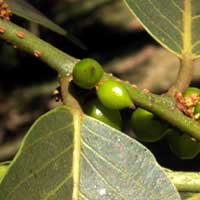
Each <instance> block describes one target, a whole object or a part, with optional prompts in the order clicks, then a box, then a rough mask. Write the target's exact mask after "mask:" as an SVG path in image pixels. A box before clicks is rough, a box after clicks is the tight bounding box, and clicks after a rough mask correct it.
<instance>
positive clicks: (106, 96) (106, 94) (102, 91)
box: [97, 80, 133, 110]
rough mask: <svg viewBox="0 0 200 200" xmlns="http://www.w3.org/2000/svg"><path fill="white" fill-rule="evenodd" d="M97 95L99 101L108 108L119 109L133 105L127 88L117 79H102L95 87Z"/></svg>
mask: <svg viewBox="0 0 200 200" xmlns="http://www.w3.org/2000/svg"><path fill="white" fill-rule="evenodd" d="M97 96H98V98H99V100H100V101H101V103H102V104H103V105H104V106H106V107H107V108H110V109H117V110H120V109H123V108H127V107H132V106H133V102H132V100H131V98H130V96H129V94H128V92H127V90H126V89H125V88H124V87H123V86H122V85H121V84H120V83H118V82H117V81H113V80H106V81H104V82H103V83H102V84H100V85H99V87H98V89H97Z"/></svg>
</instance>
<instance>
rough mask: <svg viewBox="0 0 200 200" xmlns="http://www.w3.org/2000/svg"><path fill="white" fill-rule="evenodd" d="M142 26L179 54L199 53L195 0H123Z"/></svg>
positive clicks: (199, 9)
mask: <svg viewBox="0 0 200 200" xmlns="http://www.w3.org/2000/svg"><path fill="white" fill-rule="evenodd" d="M125 1H126V2H127V5H128V6H129V8H130V9H131V11H132V12H133V13H134V14H135V15H136V17H137V18H138V19H139V20H140V22H141V23H142V24H143V25H144V27H145V28H146V30H147V31H148V32H149V33H150V34H151V35H152V36H153V37H154V39H156V40H157V41H158V42H159V43H161V45H163V46H164V47H166V48H167V49H168V50H170V51H172V52H173V53H175V54H176V55H178V56H179V57H181V55H182V54H184V53H186V52H187V53H188V52H189V53H191V54H192V56H193V57H194V58H195V57H199V56H200V28H199V27H200V3H199V0H164V1H159V0H125Z"/></svg>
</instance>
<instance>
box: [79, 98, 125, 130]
mask: <svg viewBox="0 0 200 200" xmlns="http://www.w3.org/2000/svg"><path fill="white" fill-rule="evenodd" d="M83 110H84V111H85V113H86V114H88V115H89V116H91V117H93V118H96V119H98V120H100V121H102V122H104V123H106V124H108V125H110V126H112V127H113V128H116V129H118V130H121V124H122V120H121V115H120V112H119V111H118V110H111V109H108V108H106V107H105V106H104V105H103V104H102V103H101V102H100V101H99V100H98V99H93V100H91V101H89V102H87V104H85V105H83Z"/></svg>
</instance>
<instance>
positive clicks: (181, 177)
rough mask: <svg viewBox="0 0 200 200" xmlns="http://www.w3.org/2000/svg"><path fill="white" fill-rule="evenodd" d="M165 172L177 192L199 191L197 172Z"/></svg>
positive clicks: (199, 175)
mask: <svg viewBox="0 0 200 200" xmlns="http://www.w3.org/2000/svg"><path fill="white" fill-rule="evenodd" d="M165 172H166V174H167V176H168V177H169V178H170V180H171V181H172V183H173V184H174V185H175V186H176V188H177V189H178V191H179V192H200V174H199V172H175V171H171V170H166V171H165Z"/></svg>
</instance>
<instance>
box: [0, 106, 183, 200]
mask: <svg viewBox="0 0 200 200" xmlns="http://www.w3.org/2000/svg"><path fill="white" fill-rule="evenodd" d="M74 119H75V118H74V114H72V112H70V111H69V110H68V109H67V108H66V107H60V108H56V109H54V110H52V111H50V112H48V113H47V114H45V115H44V116H42V117H41V118H40V119H39V120H37V121H36V123H35V124H34V125H33V126H32V128H31V129H30V131H29V133H28V135H27V136H26V138H25V140H24V142H23V144H22V146H21V148H20V151H19V152H18V154H17V156H16V158H15V159H14V161H13V163H12V165H11V167H10V169H9V170H8V173H7V174H6V176H5V177H4V179H3V180H2V182H1V184H0V199H1V200H6V199H7V200H8V199H9V200H19V199H20V200H23V199H24V200H44V199H45V200H47V199H51V200H58V199H59V200H71V199H72V194H73V191H75V190H74V187H76V184H74V174H77V173H80V190H78V191H77V193H79V198H74V199H73V200H78V199H81V200H82V199H83V200H85V199H92V200H108V199H110V200H111V199H112V200H114V199H115V200H122V199H126V200H133V199H134V200H180V197H179V194H178V193H177V191H176V189H175V188H174V186H173V185H172V184H171V182H170V180H169V179H168V177H167V176H166V174H165V173H164V172H163V170H162V169H161V168H160V166H159V165H158V164H157V162H156V160H155V159H154V157H153V155H152V154H151V153H150V152H149V151H148V150H147V149H146V148H145V147H144V146H142V145H141V144H140V143H138V142H137V141H135V140H133V139H131V138H129V137H128V136H126V135H124V134H122V133H121V132H119V131H117V130H115V129H113V128H111V127H110V126H108V125H105V124H103V123H102V122H99V121H97V120H95V119H92V118H90V117H87V116H85V117H84V118H83V122H82V123H81V124H80V122H79V125H81V129H76V127H75V126H74V124H77V121H73V120H74ZM75 130H80V133H81V136H82V137H81V138H78V139H80V141H81V151H80V150H78V151H77V149H75V148H74V147H75V146H74V145H73V142H74V134H73V133H74V131H75ZM73 151H74V152H76V154H77V153H79V154H80V155H81V160H80V167H77V166H78V165H76V167H75V163H74V162H73V160H74V158H73V159H72V157H73V155H75V154H74V153H73Z"/></svg>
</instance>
